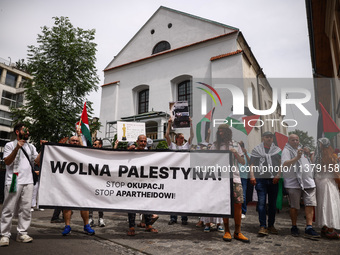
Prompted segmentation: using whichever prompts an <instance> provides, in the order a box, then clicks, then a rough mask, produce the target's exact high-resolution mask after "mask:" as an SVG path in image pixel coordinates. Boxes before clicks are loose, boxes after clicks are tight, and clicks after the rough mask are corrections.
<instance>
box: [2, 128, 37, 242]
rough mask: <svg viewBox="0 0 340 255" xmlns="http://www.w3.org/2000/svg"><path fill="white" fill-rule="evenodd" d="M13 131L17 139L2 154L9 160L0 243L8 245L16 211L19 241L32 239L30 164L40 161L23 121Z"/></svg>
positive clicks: (6, 162) (7, 162) (31, 180)
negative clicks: (30, 231) (30, 234)
mask: <svg viewBox="0 0 340 255" xmlns="http://www.w3.org/2000/svg"><path fill="white" fill-rule="evenodd" d="M14 133H15V134H16V140H14V141H12V142H8V143H7V144H6V145H5V148H4V155H3V156H4V162H5V164H6V180H5V200H4V203H3V207H2V214H1V236H2V237H1V240H0V246H8V245H9V238H10V237H11V227H12V219H13V216H14V212H18V226H17V232H18V234H17V238H16V240H17V242H21V243H29V242H32V241H33V238H32V237H30V236H29V235H27V230H28V228H29V226H30V224H31V202H32V193H33V183H34V181H33V176H32V167H31V165H32V164H34V163H36V164H38V165H39V164H40V154H39V155H38V153H37V150H36V148H35V147H34V145H32V144H29V143H28V142H27V140H28V137H29V132H28V129H27V128H26V127H25V125H24V124H23V123H18V124H17V125H15V127H14ZM24 151H25V152H26V153H27V157H28V158H29V159H28V158H27V157H26V155H25V152H24ZM29 160H30V161H29Z"/></svg>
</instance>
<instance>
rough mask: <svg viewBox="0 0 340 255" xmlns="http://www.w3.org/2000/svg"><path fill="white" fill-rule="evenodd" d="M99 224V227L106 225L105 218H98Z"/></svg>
mask: <svg viewBox="0 0 340 255" xmlns="http://www.w3.org/2000/svg"><path fill="white" fill-rule="evenodd" d="M98 226H99V227H105V222H104V219H103V218H99V220H98Z"/></svg>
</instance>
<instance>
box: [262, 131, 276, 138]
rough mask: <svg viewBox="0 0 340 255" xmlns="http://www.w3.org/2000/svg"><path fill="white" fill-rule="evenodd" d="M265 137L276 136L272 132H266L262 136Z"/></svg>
mask: <svg viewBox="0 0 340 255" xmlns="http://www.w3.org/2000/svg"><path fill="white" fill-rule="evenodd" d="M264 136H274V134H273V133H272V132H270V131H266V132H264V133H263V134H262V137H264Z"/></svg>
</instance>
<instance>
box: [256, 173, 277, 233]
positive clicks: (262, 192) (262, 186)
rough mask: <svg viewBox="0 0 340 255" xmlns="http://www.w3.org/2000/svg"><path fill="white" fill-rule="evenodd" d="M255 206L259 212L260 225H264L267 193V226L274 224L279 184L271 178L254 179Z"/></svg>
mask: <svg viewBox="0 0 340 255" xmlns="http://www.w3.org/2000/svg"><path fill="white" fill-rule="evenodd" d="M255 189H256V191H257V197H258V202H257V208H258V213H259V221H260V227H266V226H267V225H266V198H267V195H268V227H272V226H274V223H275V214H276V198H277V194H278V191H279V185H278V184H273V179H270V178H269V179H264V178H258V179H256V185H255Z"/></svg>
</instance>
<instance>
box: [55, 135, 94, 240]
mask: <svg viewBox="0 0 340 255" xmlns="http://www.w3.org/2000/svg"><path fill="white" fill-rule="evenodd" d="M78 136H79V135H77V136H72V137H70V140H69V144H72V145H78V146H80V145H81V144H80V140H79V137H78ZM63 215H64V221H65V228H64V231H63V232H62V235H63V236H66V235H68V234H69V233H70V232H71V226H70V223H71V215H72V210H67V209H65V210H63ZM80 215H81V217H82V218H83V221H84V232H85V233H86V234H88V235H94V234H95V231H94V230H93V229H92V228H91V226H90V224H89V211H80Z"/></svg>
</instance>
